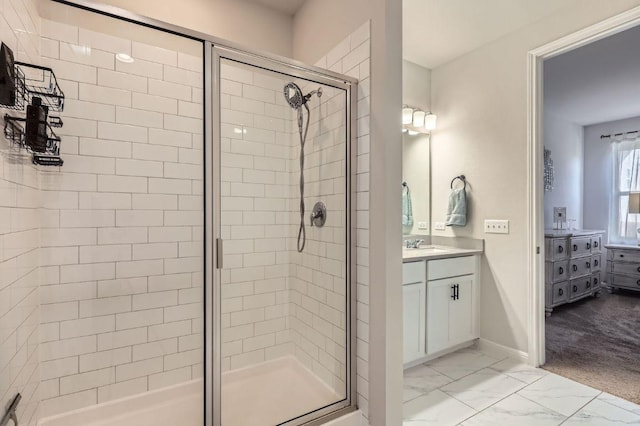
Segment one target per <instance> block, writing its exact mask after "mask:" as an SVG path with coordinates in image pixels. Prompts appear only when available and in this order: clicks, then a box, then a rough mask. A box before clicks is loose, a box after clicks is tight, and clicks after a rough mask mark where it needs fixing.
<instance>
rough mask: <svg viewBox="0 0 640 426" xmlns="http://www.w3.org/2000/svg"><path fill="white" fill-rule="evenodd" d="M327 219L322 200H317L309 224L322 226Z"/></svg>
mask: <svg viewBox="0 0 640 426" xmlns="http://www.w3.org/2000/svg"><path fill="white" fill-rule="evenodd" d="M326 221H327V206H325V204H324V203H323V202H322V201H318V202H317V203H316V204H315V205H314V206H313V210H312V212H311V226H317V227H318V228H322V227H323V226H324V223H325V222H326Z"/></svg>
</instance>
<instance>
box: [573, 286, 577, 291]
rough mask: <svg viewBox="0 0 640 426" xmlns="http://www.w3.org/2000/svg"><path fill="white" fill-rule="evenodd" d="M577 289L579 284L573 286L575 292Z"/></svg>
mask: <svg viewBox="0 0 640 426" xmlns="http://www.w3.org/2000/svg"><path fill="white" fill-rule="evenodd" d="M577 291H578V286H577V285H574V286H573V292H574V293H576V292H577Z"/></svg>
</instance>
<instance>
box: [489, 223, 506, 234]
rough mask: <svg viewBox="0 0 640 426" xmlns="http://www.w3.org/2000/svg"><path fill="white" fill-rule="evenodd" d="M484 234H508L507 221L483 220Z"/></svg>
mask: <svg viewBox="0 0 640 426" xmlns="http://www.w3.org/2000/svg"><path fill="white" fill-rule="evenodd" d="M484 232H485V234H508V233H509V221H508V220H485V221H484Z"/></svg>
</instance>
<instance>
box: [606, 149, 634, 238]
mask: <svg viewBox="0 0 640 426" xmlns="http://www.w3.org/2000/svg"><path fill="white" fill-rule="evenodd" d="M613 159H614V165H613V174H614V176H613V186H614V188H613V198H612V200H611V201H612V205H611V209H612V212H611V218H612V221H611V223H610V224H609V228H610V229H609V239H610V240H611V242H614V243H631V244H636V243H637V241H638V237H637V233H636V232H637V229H638V227H639V225H640V214H635V213H629V193H630V192H638V191H640V176H638V174H639V172H640V139H635V140H632V141H628V140H625V141H622V142H615V143H614V144H613Z"/></svg>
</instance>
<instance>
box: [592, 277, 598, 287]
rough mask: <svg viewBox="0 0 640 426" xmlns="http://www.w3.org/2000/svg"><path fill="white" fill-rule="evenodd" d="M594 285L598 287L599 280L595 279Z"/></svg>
mask: <svg viewBox="0 0 640 426" xmlns="http://www.w3.org/2000/svg"><path fill="white" fill-rule="evenodd" d="M593 285H594V286H596V285H598V279H597V278H594V279H593Z"/></svg>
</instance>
